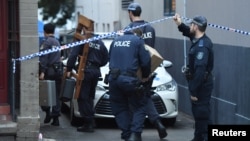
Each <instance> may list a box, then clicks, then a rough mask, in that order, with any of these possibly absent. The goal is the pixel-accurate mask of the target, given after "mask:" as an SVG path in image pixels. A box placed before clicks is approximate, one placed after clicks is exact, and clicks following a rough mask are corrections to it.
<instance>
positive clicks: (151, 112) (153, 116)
mask: <svg viewBox="0 0 250 141" xmlns="http://www.w3.org/2000/svg"><path fill="white" fill-rule="evenodd" d="M146 98H147V104H146V109H147V115H148V119H149V121H150V122H151V123H152V124H154V122H155V121H156V120H157V119H160V116H159V113H158V112H157V110H156V108H155V105H154V102H153V100H152V98H151V97H150V96H147V97H146Z"/></svg>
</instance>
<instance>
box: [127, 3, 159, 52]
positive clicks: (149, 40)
mask: <svg viewBox="0 0 250 141" xmlns="http://www.w3.org/2000/svg"><path fill="white" fill-rule="evenodd" d="M141 12H142V9H141V6H140V5H139V4H138V3H131V4H129V6H128V14H129V19H130V21H131V23H130V24H129V25H128V26H127V27H125V29H126V28H132V27H135V26H139V25H143V24H145V23H148V22H147V21H144V20H142V19H141V17H140V16H141ZM140 29H141V31H142V38H143V39H144V42H145V44H147V45H149V46H150V47H152V48H154V46H155V29H154V28H153V27H152V26H151V25H147V26H143V27H141V28H140Z"/></svg>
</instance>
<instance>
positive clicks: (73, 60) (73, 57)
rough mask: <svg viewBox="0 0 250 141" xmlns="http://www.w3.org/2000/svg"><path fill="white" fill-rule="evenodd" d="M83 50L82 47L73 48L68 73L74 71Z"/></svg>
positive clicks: (68, 63)
mask: <svg viewBox="0 0 250 141" xmlns="http://www.w3.org/2000/svg"><path fill="white" fill-rule="evenodd" d="M81 50H82V46H77V47H74V48H72V50H71V52H70V55H69V59H68V61H67V72H71V71H72V69H73V68H74V67H75V63H76V59H77V56H78V55H79V53H80V51H81Z"/></svg>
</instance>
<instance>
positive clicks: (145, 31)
mask: <svg viewBox="0 0 250 141" xmlns="http://www.w3.org/2000/svg"><path fill="white" fill-rule="evenodd" d="M141 12H142V9H141V6H140V5H139V4H138V3H131V4H129V6H128V14H129V18H130V21H131V23H130V24H129V25H128V26H127V27H126V28H132V27H136V26H139V25H143V24H146V23H147V22H146V21H144V20H142V19H141V17H140V16H141ZM126 28H125V29H126ZM140 29H141V31H142V38H143V39H144V42H145V44H147V45H149V46H150V47H152V48H154V47H155V29H154V28H153V27H152V26H151V25H146V26H143V27H141V28H140ZM147 99H148V102H147V105H146V108H147V111H146V112H147V116H148V119H149V121H150V122H151V123H152V124H153V125H154V127H155V128H156V129H157V131H158V135H159V137H160V138H165V137H166V136H167V135H168V134H167V131H166V128H165V126H164V125H163V124H162V122H161V117H160V116H159V113H158V112H157V110H156V108H155V105H154V103H153V100H152V99H151V95H148V97H147Z"/></svg>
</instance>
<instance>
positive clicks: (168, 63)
mask: <svg viewBox="0 0 250 141" xmlns="http://www.w3.org/2000/svg"><path fill="white" fill-rule="evenodd" d="M161 64H162V66H163V67H164V68H170V67H172V66H173V63H172V62H170V61H168V60H163V62H162V63H161Z"/></svg>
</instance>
